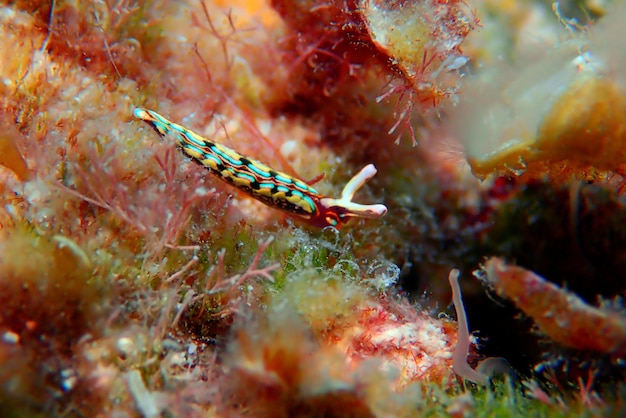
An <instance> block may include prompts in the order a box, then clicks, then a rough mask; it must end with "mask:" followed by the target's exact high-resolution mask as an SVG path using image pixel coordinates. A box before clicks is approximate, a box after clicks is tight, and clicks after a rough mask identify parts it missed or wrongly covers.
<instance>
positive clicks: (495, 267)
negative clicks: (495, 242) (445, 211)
mask: <svg viewBox="0 0 626 418" xmlns="http://www.w3.org/2000/svg"><path fill="white" fill-rule="evenodd" d="M484 270H485V272H486V280H487V282H488V283H489V285H491V286H492V287H493V288H494V289H495V291H496V292H497V293H498V295H500V296H502V297H506V298H508V299H510V300H512V301H513V302H514V303H515V305H516V306H517V307H518V308H520V309H521V310H522V311H523V312H524V313H525V314H526V315H528V316H530V317H532V318H533V320H534V321H535V323H536V324H537V326H538V327H539V329H540V330H541V331H542V332H543V333H544V334H545V335H547V336H548V337H550V338H551V339H552V340H554V341H555V342H557V343H559V344H561V345H564V346H566V347H569V348H574V349H578V350H593V351H599V352H602V353H608V354H616V355H625V354H626V318H625V317H624V316H622V315H620V314H618V313H615V312H607V311H604V310H602V309H598V308H595V307H593V306H591V305H588V304H587V303H585V302H584V301H583V300H582V299H581V298H580V297H578V296H577V295H575V294H573V293H571V292H568V291H566V290H564V289H562V288H560V287H559V286H557V285H555V284H553V283H550V282H548V281H547V280H545V279H544V278H542V277H540V276H538V275H536V274H534V273H533V272H531V271H528V270H526V269H524V268H522V267H517V266H508V265H506V263H505V262H504V261H503V260H502V259H499V258H491V259H489V260H488V261H487V263H486V264H485V267H484Z"/></svg>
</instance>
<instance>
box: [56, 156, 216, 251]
mask: <svg viewBox="0 0 626 418" xmlns="http://www.w3.org/2000/svg"><path fill="white" fill-rule="evenodd" d="M173 154H174V149H173V147H169V148H167V149H165V150H164V151H162V154H161V155H160V154H159V153H157V154H155V155H154V157H153V158H154V160H155V162H156V165H157V166H158V167H159V168H160V170H161V175H160V176H159V177H156V178H155V177H152V176H153V174H152V173H146V172H132V171H131V172H129V171H128V169H127V168H126V167H124V163H123V161H124V160H123V157H122V153H121V152H119V151H118V148H117V146H115V145H109V146H107V148H106V149H105V150H104V151H103V152H98V151H97V150H96V147H95V146H89V147H88V149H87V151H86V157H87V159H88V161H89V163H88V167H84V166H83V165H81V164H75V165H73V167H74V170H73V171H74V173H75V175H76V176H77V178H76V182H77V184H76V187H75V188H70V187H69V186H65V185H60V187H61V188H62V190H65V191H66V192H67V193H69V194H71V195H73V196H76V197H78V198H80V199H82V200H84V201H85V202H87V203H89V204H91V205H94V206H95V207H98V208H101V209H104V210H106V211H108V212H110V213H111V214H112V215H113V216H114V217H115V218H117V219H118V220H120V221H122V222H123V223H124V224H126V225H128V226H129V227H131V228H133V229H134V230H135V231H136V232H138V233H139V235H140V236H143V237H144V238H145V239H147V241H148V244H149V246H150V248H151V249H152V250H155V251H156V252H159V251H160V250H162V249H163V248H164V247H176V240H177V239H178V238H179V235H180V233H181V232H182V230H183V228H184V226H185V224H186V222H187V220H188V216H189V211H190V209H191V207H192V206H193V205H194V204H195V203H196V202H197V201H198V200H200V199H202V198H205V197H206V196H207V195H209V194H210V193H211V191H210V190H205V189H204V187H203V185H202V183H201V181H200V180H199V178H198V177H191V178H190V179H187V181H189V184H187V183H185V182H181V181H180V180H178V179H177V175H176V174H177V172H178V171H179V167H178V165H177V164H178V163H177V161H178V159H177V158H175V157H174V156H173ZM157 175H158V174H157V173H155V174H154V176H157ZM159 180H160V181H159Z"/></svg>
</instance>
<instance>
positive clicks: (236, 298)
mask: <svg viewBox="0 0 626 418" xmlns="http://www.w3.org/2000/svg"><path fill="white" fill-rule="evenodd" d="M273 241H274V237H273V236H270V237H269V238H267V239H265V240H260V241H259V243H258V244H259V246H258V248H257V250H256V253H255V254H254V257H253V258H252V261H251V262H250V264H249V265H248V267H247V268H246V270H245V271H244V272H243V273H238V274H235V275H233V276H230V277H225V276H226V275H225V272H224V270H225V268H224V257H225V254H226V250H225V249H222V250H220V251H219V252H218V253H217V260H216V262H215V264H214V265H213V266H211V267H210V268H209V270H208V272H207V273H206V279H205V280H196V279H194V282H193V284H192V286H191V289H189V290H187V292H186V293H185V296H184V297H183V300H182V302H181V304H180V306H179V308H178V313H177V314H176V316H175V318H174V320H173V321H172V324H171V327H172V328H175V327H176V326H177V324H178V323H179V321H180V319H181V317H182V315H183V314H184V312H185V310H187V309H188V308H189V307H190V306H192V305H194V304H196V303H198V302H200V301H202V300H206V299H212V300H215V301H217V304H218V305H219V306H218V310H220V312H219V314H220V315H222V316H227V315H230V314H231V313H233V312H234V311H236V310H237V309H238V306H239V304H240V303H241V302H246V303H247V305H252V304H253V302H255V300H253V298H255V297H256V296H257V295H258V292H254V289H253V288H252V286H251V284H249V282H250V281H251V279H254V278H262V279H265V280H267V281H268V282H271V283H273V282H274V277H273V276H272V274H271V273H272V272H273V271H274V270H276V269H278V268H279V267H280V264H278V263H270V264H268V265H266V266H264V267H262V266H260V264H261V260H262V258H263V256H264V254H265V252H266V251H267V249H268V248H269V246H270V245H271V244H272V242H273ZM198 261H199V259H198V257H197V256H194V257H192V258H191V259H190V260H189V261H188V262H187V263H186V264H185V265H184V266H183V267H182V268H181V269H180V270H179V271H177V272H176V273H174V274H172V275H171V276H169V277H168V278H167V279H166V280H165V281H164V284H165V285H168V286H169V285H172V284H178V283H179V282H180V281H182V280H184V279H185V278H187V277H193V276H194V275H195V273H193V272H192V268H193V267H195V266H196V265H197V264H198ZM246 284H247V286H245V285H246ZM244 286H245V287H244ZM244 299H245V300H244Z"/></svg>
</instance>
